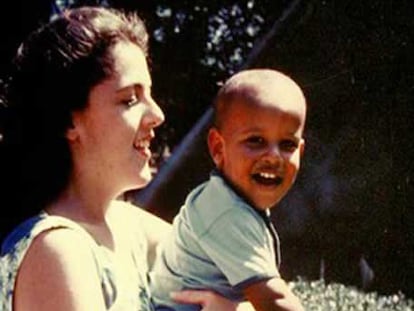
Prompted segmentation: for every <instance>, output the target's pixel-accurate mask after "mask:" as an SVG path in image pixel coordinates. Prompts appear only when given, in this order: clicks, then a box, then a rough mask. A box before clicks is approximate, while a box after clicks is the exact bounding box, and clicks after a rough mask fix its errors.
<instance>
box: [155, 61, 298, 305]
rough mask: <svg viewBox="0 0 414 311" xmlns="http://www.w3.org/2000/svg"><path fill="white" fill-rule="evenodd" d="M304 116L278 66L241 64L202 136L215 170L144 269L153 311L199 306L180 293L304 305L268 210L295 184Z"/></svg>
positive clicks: (220, 95) (295, 90) (223, 90)
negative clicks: (179, 299)
mask: <svg viewBox="0 0 414 311" xmlns="http://www.w3.org/2000/svg"><path fill="white" fill-rule="evenodd" d="M305 116H306V103H305V98H304V95H303V93H302V91H301V89H300V88H299V86H298V85H297V84H296V83H295V82H294V81H293V80H292V79H290V78H289V77H287V76H286V75H284V74H282V73H280V72H278V71H275V70H270V69H252V70H245V71H242V72H239V73H237V74H236V75H234V76H233V77H231V78H230V79H229V80H228V81H227V82H226V83H225V84H224V86H223V87H222V88H221V90H220V91H219V92H218V95H217V98H216V100H215V120H214V125H213V127H212V128H211V129H210V131H209V134H208V148H209V151H210V154H211V157H212V159H213V161H214V163H215V165H216V170H215V171H214V172H212V174H211V176H210V180H209V181H207V182H205V183H203V184H201V185H199V186H198V187H196V188H195V189H194V190H193V191H192V192H191V193H190V194H189V195H188V197H187V199H186V202H185V204H184V206H183V207H182V208H181V210H180V212H179V214H178V215H177V216H176V218H175V219H174V222H173V233H172V235H171V236H170V237H169V239H167V240H166V241H164V243H163V244H162V245H161V246H160V247H161V249H160V252H159V254H158V258H157V260H156V262H155V265H154V268H153V270H152V272H151V274H150V278H151V286H152V294H153V297H154V302H155V305H156V310H180V311H181V310H186V311H187V310H200V306H198V305H188V304H187V305H185V304H178V303H176V302H174V301H173V300H172V299H171V297H170V293H171V292H175V291H179V290H183V289H210V290H213V291H215V292H217V293H219V294H221V295H223V296H224V297H226V298H228V299H230V300H234V301H243V300H248V301H250V303H251V304H252V305H253V306H254V308H255V310H303V308H302V306H301V304H300V302H299V300H298V299H297V297H295V296H294V295H293V293H292V292H291V290H290V289H289V287H288V286H287V284H286V283H285V282H284V281H283V280H282V279H281V277H280V274H279V271H278V267H277V264H276V260H275V258H276V259H277V260H280V258H278V257H279V256H278V252H279V251H278V249H279V245H278V243H279V241H278V238H277V235H276V231H274V229H273V227H272V225H271V222H270V220H269V212H270V209H271V208H273V207H274V206H275V205H276V204H277V203H278V202H279V201H280V200H281V199H282V198H283V196H284V195H285V194H286V193H287V191H288V190H289V189H290V188H291V186H292V184H293V183H294V181H295V178H296V174H297V172H298V170H299V164H300V157H301V155H302V153H303V148H304V140H303V138H302V133H303V129H304V125H305ZM275 244H276V247H275V246H274V245H275Z"/></svg>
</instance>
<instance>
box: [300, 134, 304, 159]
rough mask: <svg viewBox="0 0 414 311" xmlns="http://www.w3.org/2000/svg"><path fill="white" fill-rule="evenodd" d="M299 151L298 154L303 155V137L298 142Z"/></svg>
mask: <svg viewBox="0 0 414 311" xmlns="http://www.w3.org/2000/svg"><path fill="white" fill-rule="evenodd" d="M299 148H300V149H299V152H300V156H301V157H303V153H304V152H305V139H303V138H302V139H301V140H300V143H299Z"/></svg>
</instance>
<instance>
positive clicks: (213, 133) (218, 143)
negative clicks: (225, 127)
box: [207, 127, 224, 168]
mask: <svg viewBox="0 0 414 311" xmlns="http://www.w3.org/2000/svg"><path fill="white" fill-rule="evenodd" d="M207 144H208V150H209V152H210V156H211V158H212V159H213V161H214V164H215V165H216V167H217V168H221V167H222V165H223V154H224V139H223V136H221V134H220V132H219V131H218V130H217V129H216V128H214V127H213V128H211V129H210V130H209V132H208V136H207Z"/></svg>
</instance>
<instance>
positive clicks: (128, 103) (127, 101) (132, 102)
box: [122, 96, 139, 107]
mask: <svg viewBox="0 0 414 311" xmlns="http://www.w3.org/2000/svg"><path fill="white" fill-rule="evenodd" d="M138 103H139V101H138V98H136V97H135V96H134V97H131V98H128V99H125V100H123V101H122V104H124V105H125V106H127V107H132V106H135V105H136V104H138Z"/></svg>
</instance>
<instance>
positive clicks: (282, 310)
mask: <svg viewBox="0 0 414 311" xmlns="http://www.w3.org/2000/svg"><path fill="white" fill-rule="evenodd" d="M244 294H245V296H246V298H247V299H248V300H249V301H250V302H251V303H252V305H253V306H254V308H255V310H257V311H304V308H303V306H302V304H301V302H300V301H299V299H298V298H297V297H296V296H295V295H294V294H293V293H292V291H291V290H290V288H289V287H288V285H287V284H286V282H285V281H284V280H282V279H281V278H273V279H270V280H265V281H260V282H257V283H255V284H252V285H250V286H249V287H247V288H246V289H245V290H244Z"/></svg>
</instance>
